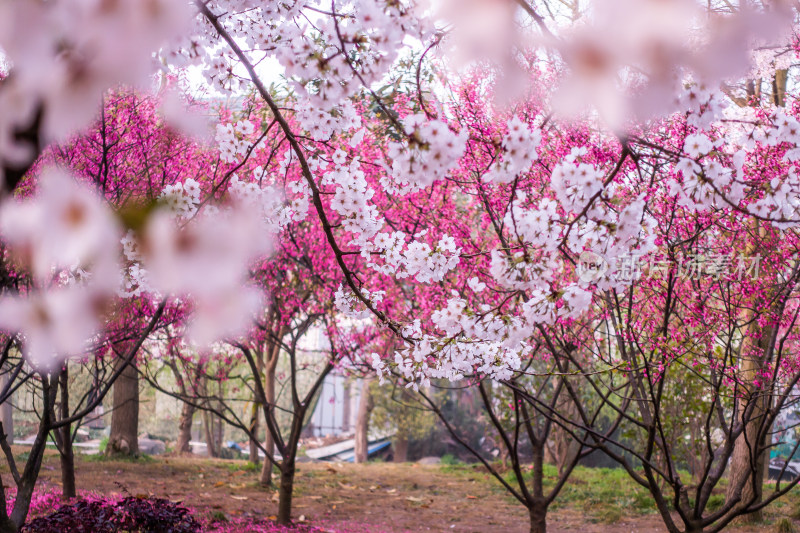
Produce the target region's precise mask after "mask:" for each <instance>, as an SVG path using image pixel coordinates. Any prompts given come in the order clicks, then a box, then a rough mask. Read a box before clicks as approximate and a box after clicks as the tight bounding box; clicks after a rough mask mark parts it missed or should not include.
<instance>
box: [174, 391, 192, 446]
mask: <svg viewBox="0 0 800 533" xmlns="http://www.w3.org/2000/svg"><path fill="white" fill-rule="evenodd" d="M193 418H194V406H193V405H191V404H190V403H188V402H184V404H183V408H182V409H181V418H180V422H179V423H178V442H177V444H176V446H175V447H176V448H177V452H178V453H179V454H181V453H192V445H191V444H190V442H191V440H192V419H193Z"/></svg>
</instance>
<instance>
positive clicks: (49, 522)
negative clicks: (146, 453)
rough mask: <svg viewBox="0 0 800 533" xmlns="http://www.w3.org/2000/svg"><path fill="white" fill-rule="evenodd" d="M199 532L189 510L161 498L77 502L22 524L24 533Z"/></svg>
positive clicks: (197, 524) (198, 524)
mask: <svg viewBox="0 0 800 533" xmlns="http://www.w3.org/2000/svg"><path fill="white" fill-rule="evenodd" d="M64 531H70V532H75V533H81V532H86V533H118V532H128V531H137V532H141V533H200V532H201V531H202V529H201V526H200V523H199V522H198V521H197V520H195V518H194V517H193V516H192V514H191V512H190V511H189V509H187V508H186V507H183V506H182V505H180V504H177V503H174V502H171V501H169V500H165V499H163V498H137V497H135V496H128V497H126V498H123V499H120V500H115V501H112V500H104V499H81V500H78V501H76V502H75V503H69V504H64V505H61V506H60V507H59V508H58V509H57V510H56V511H55V512H53V513H51V514H49V515H46V516H43V517H41V518H36V519H34V520H31V521H30V522H28V523H27V524H25V525H24V526H23V528H22V532H25V533H63V532H64Z"/></svg>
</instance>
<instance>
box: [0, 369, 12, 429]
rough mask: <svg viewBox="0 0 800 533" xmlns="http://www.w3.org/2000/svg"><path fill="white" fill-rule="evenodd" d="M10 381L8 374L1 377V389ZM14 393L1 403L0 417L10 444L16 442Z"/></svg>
mask: <svg viewBox="0 0 800 533" xmlns="http://www.w3.org/2000/svg"><path fill="white" fill-rule="evenodd" d="M7 382H8V375H4V376H3V377H2V378H0V389H3V388H4V387H5V386H6V383H7ZM12 396H13V395H12V394H9V395H8V398H6V400H5V401H4V402H3V403H2V404H0V413H2V414H0V419H2V422H3V428H4V429H5V431H6V442H8V443H9V444H14V406H13V405H12V403H11V401H12V400H11V398H12Z"/></svg>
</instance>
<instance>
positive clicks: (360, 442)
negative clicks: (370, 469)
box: [355, 378, 373, 463]
mask: <svg viewBox="0 0 800 533" xmlns="http://www.w3.org/2000/svg"><path fill="white" fill-rule="evenodd" d="M371 383H372V378H367V379H364V380H363V381H362V382H361V398H360V399H359V402H358V414H357V415H356V436H355V441H356V442H355V462H356V463H366V462H367V460H368V459H369V451H368V448H369V439H368V438H367V437H368V435H367V434H368V433H369V415H370V413H371V412H372V408H373V402H372V395H371V394H370V392H369V386H370V384H371Z"/></svg>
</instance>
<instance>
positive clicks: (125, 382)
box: [106, 350, 139, 455]
mask: <svg viewBox="0 0 800 533" xmlns="http://www.w3.org/2000/svg"><path fill="white" fill-rule="evenodd" d="M121 353H125V350H122V351H121ZM115 364H116V365H117V367H118V366H119V365H123V364H125V360H124V359H123V358H122V357H117V358H116V363H115ZM138 453H139V373H138V372H137V371H136V367H135V366H134V363H133V362H131V364H129V365H127V366H126V367H125V369H124V370H123V371H122V374H120V376H119V378H118V379H117V381H116V382H115V383H114V410H113V411H112V412H111V434H110V435H109V437H108V445H107V446H106V454H107V455H137V454H138Z"/></svg>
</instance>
